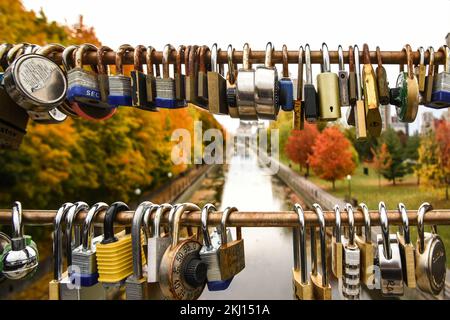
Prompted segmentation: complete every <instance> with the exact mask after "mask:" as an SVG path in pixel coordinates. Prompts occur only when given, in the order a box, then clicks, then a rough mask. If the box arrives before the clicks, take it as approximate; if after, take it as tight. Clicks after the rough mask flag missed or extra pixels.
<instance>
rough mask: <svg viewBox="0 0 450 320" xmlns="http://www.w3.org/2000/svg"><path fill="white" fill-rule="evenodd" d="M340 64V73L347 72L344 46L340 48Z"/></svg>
mask: <svg viewBox="0 0 450 320" xmlns="http://www.w3.org/2000/svg"><path fill="white" fill-rule="evenodd" d="M338 64H339V71H345V65H344V50H343V49H342V46H341V45H339V46H338Z"/></svg>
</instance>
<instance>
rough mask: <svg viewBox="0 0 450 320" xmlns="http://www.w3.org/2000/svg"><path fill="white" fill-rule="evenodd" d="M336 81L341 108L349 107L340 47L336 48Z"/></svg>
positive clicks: (345, 71) (346, 77) (342, 55)
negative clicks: (337, 82)
mask: <svg viewBox="0 0 450 320" xmlns="http://www.w3.org/2000/svg"><path fill="white" fill-rule="evenodd" d="M338 63H339V71H338V79H339V98H340V101H341V106H350V96H349V91H348V72H347V70H345V64H344V51H343V50H342V46H341V45H339V46H338Z"/></svg>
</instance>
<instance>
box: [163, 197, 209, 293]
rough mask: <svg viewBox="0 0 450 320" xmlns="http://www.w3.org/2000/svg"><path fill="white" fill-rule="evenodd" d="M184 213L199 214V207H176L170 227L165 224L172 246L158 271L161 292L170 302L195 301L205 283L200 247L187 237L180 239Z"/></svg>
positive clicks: (204, 266) (182, 205)
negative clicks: (181, 221)
mask: <svg viewBox="0 0 450 320" xmlns="http://www.w3.org/2000/svg"><path fill="white" fill-rule="evenodd" d="M186 211H200V208H199V207H198V206H196V205H195V204H192V203H183V204H180V205H178V206H177V207H176V211H175V213H174V215H173V224H170V223H169V229H170V231H171V232H170V233H171V234H172V243H171V245H170V246H169V247H168V248H167V250H166V252H165V253H164V256H163V258H162V261H161V265H160V268H159V276H160V286H161V291H162V292H163V294H164V296H165V297H166V298H167V299H171V300H172V299H173V300H195V299H197V298H198V297H199V296H200V295H201V294H202V292H203V288H204V287H205V284H206V272H207V267H206V264H205V263H204V262H202V261H201V260H200V255H199V253H200V250H201V247H202V245H201V244H200V242H198V241H197V240H195V239H194V238H191V237H189V238H187V239H184V240H180V220H181V216H182V215H183V213H184V212H186Z"/></svg>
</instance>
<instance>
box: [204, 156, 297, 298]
mask: <svg viewBox="0 0 450 320" xmlns="http://www.w3.org/2000/svg"><path fill="white" fill-rule="evenodd" d="M221 203H222V207H221V209H224V208H225V207H226V206H235V207H237V208H238V209H239V210H241V211H280V210H288V209H289V206H288V204H287V202H286V199H285V194H284V193H283V189H282V187H281V186H280V185H279V181H278V179H277V178H276V177H273V176H270V175H266V173H265V171H263V169H262V168H260V167H259V165H258V163H257V159H256V157H254V156H246V157H244V156H238V155H236V156H234V157H233V158H232V159H231V163H230V165H229V170H228V173H227V176H226V181H225V185H224V189H223V195H222V201H221ZM233 234H234V230H233ZM242 236H243V238H244V242H245V258H246V259H245V263H246V267H245V269H244V270H243V271H242V272H241V273H240V274H239V275H237V276H236V277H235V278H234V280H233V282H232V283H231V285H230V287H229V289H228V290H226V291H219V292H209V291H208V289H205V291H204V292H203V294H202V296H201V297H200V299H292V284H291V273H292V272H291V268H292V241H291V239H292V234H291V229H288V228H243V229H242Z"/></svg>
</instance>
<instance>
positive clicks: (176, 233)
mask: <svg viewBox="0 0 450 320" xmlns="http://www.w3.org/2000/svg"><path fill="white" fill-rule="evenodd" d="M185 211H200V208H199V207H198V206H197V205H196V204H193V203H189V202H185V203H183V204H180V205H178V206H176V210H175V213H174V217H173V232H172V248H174V247H176V245H177V244H178V242H179V240H180V221H181V216H182V215H183V213H184V212H185Z"/></svg>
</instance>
